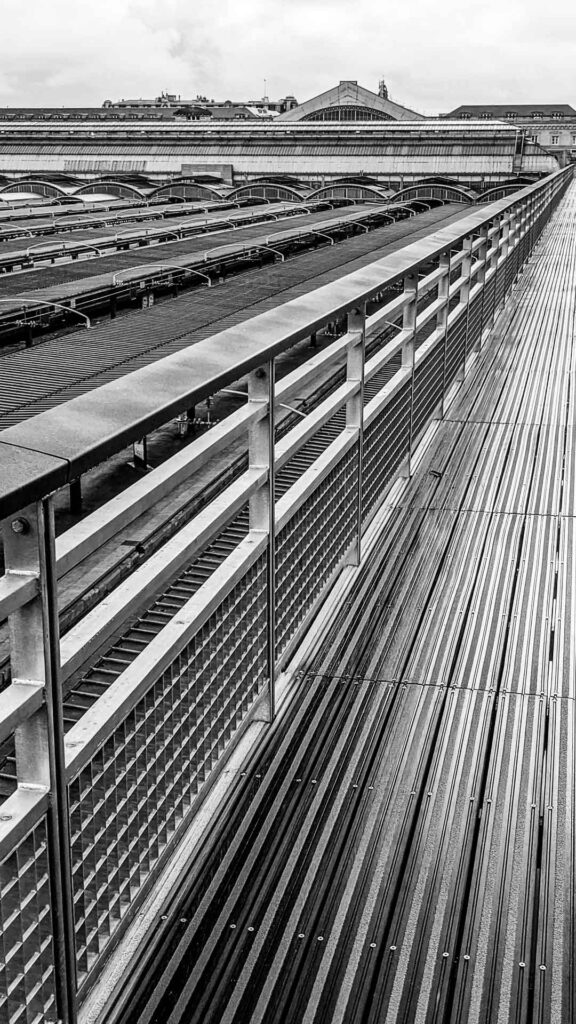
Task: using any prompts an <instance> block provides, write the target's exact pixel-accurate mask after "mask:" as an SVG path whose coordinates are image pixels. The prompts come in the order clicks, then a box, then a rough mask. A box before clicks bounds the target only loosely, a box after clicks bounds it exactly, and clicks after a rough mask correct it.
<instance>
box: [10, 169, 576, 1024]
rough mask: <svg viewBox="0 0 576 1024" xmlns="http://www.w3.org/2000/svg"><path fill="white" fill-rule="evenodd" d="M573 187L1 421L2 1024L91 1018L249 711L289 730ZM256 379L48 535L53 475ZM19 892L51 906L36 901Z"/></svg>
mask: <svg viewBox="0 0 576 1024" xmlns="http://www.w3.org/2000/svg"><path fill="white" fill-rule="evenodd" d="M569 180H570V171H569V170H566V171H562V172H558V174H555V175H552V176H551V177H550V178H548V179H545V180H544V181H542V182H539V183H538V184H536V185H534V186H531V187H529V188H527V189H524V190H522V191H521V192H518V193H517V194H516V195H515V196H514V197H512V198H508V199H506V200H501V201H500V202H498V203H495V204H493V205H492V206H491V207H486V208H484V209H483V210H482V211H480V212H475V213H473V214H471V215H470V216H469V217H466V218H464V219H462V220H460V221H458V222H457V223H455V224H453V225H450V226H449V227H448V228H444V229H442V230H441V231H439V232H437V233H436V234H434V235H431V236H429V237H427V238H425V239H421V240H420V241H418V242H415V243H412V244H411V245H409V246H406V247H405V248H404V249H402V250H400V251H398V252H396V253H394V254H393V255H391V256H389V257H387V258H386V259H384V260H381V261H378V262H377V263H374V264H371V265H369V266H367V267H365V268H364V269H362V270H361V271H357V272H355V273H354V274H351V275H349V276H348V277H345V278H343V279H341V280H340V281H338V282H336V283H334V284H330V285H327V286H325V287H324V288H320V289H318V290H317V291H315V292H312V293H310V294H309V295H307V296H305V297H303V298H301V299H298V300H294V301H293V302H289V303H287V304H286V305H284V306H282V307H280V308H279V309H276V310H274V311H271V312H270V313H266V314H263V315H262V316H259V317H256V318H254V319H253V320H251V321H248V322H246V323H244V324H242V325H241V326H239V327H237V328H234V329H233V330H229V331H225V332H222V333H221V334H219V335H215V336H214V337H213V338H211V339H208V340H207V341H206V342H201V343H199V344H198V345H195V346H193V347H191V348H189V349H188V350H185V351H184V352H182V353H180V354H179V355H178V356H173V357H172V356H171V357H168V358H167V359H165V360H162V361H161V362H159V363H157V364H155V365H154V366H151V367H148V368H146V369H145V370H140V371H137V372H136V373H134V374H132V375H131V376H130V378H129V379H128V378H125V379H124V380H121V381H117V382H115V383H114V384H111V385H107V386H106V387H104V388H101V389H99V390H98V391H96V392H93V393H91V394H88V395H84V396H82V397H81V398H77V399H74V400H73V401H71V402H69V403H67V404H66V405H64V406H61V407H59V408H57V409H53V410H51V411H50V412H47V413H44V414H42V415H41V416H37V417H34V418H33V419H31V420H30V421H27V422H25V423H23V424H20V425H19V426H17V427H12V428H10V429H9V430H6V431H4V432H3V433H2V434H1V435H0V479H1V481H2V483H1V485H0V517H1V518H2V536H3V542H4V557H5V566H6V571H5V575H4V576H3V577H2V579H1V580H0V618H7V619H8V622H9V632H10V653H11V678H12V681H11V683H10V685H9V686H8V688H7V689H6V690H4V692H3V693H2V701H1V704H0V762H1V757H2V755H4V756H5V757H13V758H14V759H15V765H16V769H15V772H16V782H15V785H14V788H13V790H12V791H11V792H8V793H6V794H5V798H4V801H3V802H2V803H1V804H0V897H1V898H3V899H5V900H6V901H7V903H6V905H9V906H10V907H11V908H12V910H11V915H8V916H7V917H6V918H5V924H4V925H3V926H2V927H3V928H4V935H3V939H4V945H5V949H6V950H8V951H9V952H8V956H7V958H6V964H5V968H6V969H5V977H6V982H5V988H4V989H1V988H0V1016H2V1019H6V1020H7V1021H8V1022H9V1024H12V1022H15V1021H16V1020H20V1019H29V1020H34V1019H45V1020H51V1019H61V1020H64V1021H66V1022H67V1024H69V1022H71V1021H74V1020H75V1019H76V1016H77V1009H78V1004H79V1001H81V1000H82V999H83V998H84V997H85V995H86V993H87V992H88V991H89V989H90V987H91V985H92V984H93V982H94V979H95V978H96V977H97V976H98V973H99V971H100V969H101V966H102V964H103V962H104V961H105V960H106V959H107V958H108V957H109V956H110V955H111V952H112V951H113V949H114V947H115V945H116V944H117V943H118V942H119V941H120V938H121V936H122V934H123V933H124V931H125V929H126V927H127V926H128V924H129V923H130V921H131V920H132V919H133V917H134V915H135V914H136V912H137V910H138V907H139V906H141V904H142V900H143V899H144V897H145V895H146V893H147V892H149V890H150V888H151V886H152V885H153V884H154V881H155V880H156V878H157V877H158V875H159V872H160V871H161V870H162V867H163V866H164V865H165V864H166V862H167V860H168V858H169V857H170V855H171V853H172V851H173V849H174V846H175V844H176V843H177V842H178V840H179V838H180V837H181V835H182V834H183V832H184V830H185V829H186V828H187V827H188V825H189V822H190V820H191V817H192V816H193V814H194V811H195V808H196V807H197V804H198V801H199V800H200V798H201V794H202V791H203V787H204V786H205V784H206V782H207V780H208V779H209V778H210V777H211V776H212V774H213V773H214V771H215V769H218V768H219V767H221V766H222V764H223V763H225V759H226V757H227V756H228V755H229V752H230V750H231V749H232V746H233V744H234V743H235V742H236V741H237V740H238V738H239V737H240V736H241V735H243V733H244V731H245V730H246V728H247V726H248V725H249V723H250V722H251V721H253V720H254V718H255V717H256V716H258V717H259V718H260V719H265V720H267V721H271V720H272V719H273V717H274V712H275V680H276V675H277V672H278V670H279V669H281V668H283V667H284V666H285V665H286V664H287V662H288V659H289V658H290V656H291V653H292V652H293V650H294V648H295V646H296V644H297V643H298V642H299V640H300V639H301V637H302V635H303V631H304V630H305V629H306V627H307V624H308V623H309V622H310V619H311V616H313V615H314V614H315V612H316V611H317V609H318V606H319V602H320V600H321V599H322V598H323V596H324V595H325V594H326V592H327V589H328V587H329V586H330V583H331V581H333V580H334V579H335V577H336V575H337V574H338V573H339V572H340V571H341V570H342V568H343V566H344V565H346V564H358V563H359V560H360V557H361V545H362V536H363V533H364V532H365V530H366V527H367V525H368V523H369V522H370V520H371V518H372V517H373V515H374V514H375V512H376V511H377V509H378V507H379V506H380V504H381V503H382V501H383V500H384V497H385V495H386V493H387V491H388V489H389V487H390V486H391V484H392V483H393V482H394V480H396V479H398V478H399V477H402V476H407V475H409V474H410V472H411V464H412V459H413V455H414V451H415V449H416V446H417V445H418V443H419V442H420V440H421V438H422V437H423V436H424V433H425V431H426V430H427V429H428V428H429V427H430V425H431V424H432V423H433V421H434V420H437V419H440V418H441V417H442V415H443V412H444V407H445V403H446V400H447V397H448V396H449V394H450V393H451V391H452V389H453V388H454V387H455V386H457V385H458V383H459V382H460V381H462V380H463V378H464V375H465V373H466V372H467V370H468V368H469V366H470V362H471V360H472V359H473V357H474V354H475V353H476V352H477V351H478V350H479V348H480V346H481V344H482V340H483V338H484V337H485V336H486V332H487V331H488V330H489V329H490V327H491V326H492V325H493V323H494V320H495V317H496V315H497V313H498V311H499V309H500V308H501V307H502V305H503V303H504V301H505V298H506V295H507V294H508V293H509V291H510V289H511V287H512V286H513V284H514V281H515V280H516V279H517V277H518V274H519V273H520V271H521V269H522V266H523V265H524V263H525V262H526V260H527V259H528V257H529V256H530V253H531V252H532V250H533V248H534V245H535V243H536V241H537V239H538V237H539V235H540V233H541V231H542V229H543V227H544V225H545V224H546V222H547V220H548V219H549V217H550V214H551V212H552V211H553V209H554V208H555V206H556V204H557V202H558V201H559V200H560V198H561V196H562V194H563V191H564V189H565V187H566V186H567V184H568V182H569ZM398 287H399V288H400V291H399V292H398V291H397V290H398ZM369 303H370V304H371V306H372V309H371V311H370V312H367V306H368V304H369ZM343 317H345V318H346V323H345V326H344V328H343V333H341V335H340V336H338V337H336V338H335V339H334V340H333V341H331V342H330V343H329V344H327V345H326V346H325V347H324V348H323V349H322V350H321V351H318V352H316V353H314V355H313V356H312V357H311V358H310V359H308V360H307V361H305V362H304V363H302V364H301V365H300V366H298V367H297V368H296V369H294V370H292V371H291V372H289V373H288V374H287V375H286V376H285V377H284V378H283V379H282V380H280V381H279V382H278V383H276V381H275V372H276V364H275V359H276V356H278V355H279V354H280V353H282V352H284V351H286V350H287V349H289V348H291V347H292V346H294V345H295V344H296V343H297V342H299V341H301V340H302V339H304V338H308V337H310V336H311V335H314V334H315V332H316V331H317V330H319V329H321V328H324V327H326V325H328V324H334V323H335V322H338V321H342V318H343ZM232 343H233V344H232ZM244 377H246V378H247V390H246V392H245V394H246V403H245V405H243V406H242V407H241V408H239V409H238V410H237V411H236V412H234V413H232V414H231V415H230V416H228V417H227V418H226V419H224V420H222V421H221V422H220V423H217V424H215V425H214V426H213V427H212V429H211V430H210V431H209V432H208V433H207V434H205V435H203V436H201V437H199V438H197V439H196V440H194V441H193V442H192V443H191V444H190V445H189V446H188V447H187V448H186V449H185V450H183V451H180V452H179V453H178V454H177V455H175V456H173V457H172V458H171V459H169V460H167V461H166V462H165V463H164V464H163V465H162V466H160V467H159V468H158V469H155V470H153V471H152V472H150V473H149V474H148V475H147V476H146V477H145V478H142V479H139V480H138V481H137V482H135V483H134V484H133V485H132V486H131V487H129V488H128V489H127V490H126V491H125V492H123V493H122V494H120V495H119V496H118V497H116V498H114V499H112V500H111V501H110V502H108V503H107V504H105V505H104V506H103V507H102V508H100V509H98V510H97V511H95V512H93V513H92V514H91V515H89V516H87V517H86V519H84V520H83V521H82V522H80V523H78V524H77V525H76V526H74V527H73V528H72V529H70V530H69V531H67V533H65V534H63V535H62V536H61V537H59V538H57V539H56V538H55V535H54V522H53V497H52V494H53V492H54V491H55V490H56V489H58V488H59V487H61V486H62V485H63V484H65V483H68V482H69V481H71V480H74V479H75V478H76V477H77V476H78V474H79V473H82V472H85V471H86V470H88V469H90V468H91V467H93V466H95V465H97V464H98V463H99V462H100V461H101V460H102V459H104V458H106V457H107V456H109V455H111V454H112V453H114V452H117V451H119V450H120V449H121V448H122V447H123V446H124V445H125V444H126V443H128V442H130V441H133V440H137V439H140V438H142V437H143V436H144V435H145V434H147V433H149V432H151V431H152V430H153V429H155V427H157V426H159V425H161V424H163V423H165V422H166V421H167V420H168V419H170V418H172V417H173V416H176V415H178V414H179V413H181V412H182V411H184V410H187V409H189V408H190V407H191V406H193V405H195V404H196V403H198V402H199V401H200V400H202V399H204V398H206V397H208V396H210V395H212V394H213V393H214V392H216V391H217V390H220V389H223V388H226V387H228V386H229V385H231V384H233V383H234V382H238V381H239V380H240V379H241V378H244ZM236 390H238V389H236ZM243 391H244V386H243V388H242V393H243ZM295 403H296V404H295ZM292 409H296V414H292V413H290V410H292ZM287 411H288V418H286V412H287ZM290 417H292V418H290ZM230 446H234V449H233V450H234V451H235V452H238V451H242V452H244V453H245V459H244V462H243V464H242V465H241V466H240V467H239V470H238V473H237V475H236V477H235V478H234V479H232V480H229V479H227V481H226V485H225V486H223V487H222V488H221V490H220V491H219V493H218V494H217V495H216V497H214V498H213V499H212V500H210V501H208V502H207V503H206V504H205V506H204V507H203V508H201V509H200V511H198V512H197V513H196V515H195V516H194V518H192V519H191V520H190V521H189V522H188V523H186V524H185V525H184V526H182V527H181V528H180V529H178V530H177V532H175V533H174V534H173V536H172V537H171V538H170V539H169V540H167V541H166V542H165V543H164V544H163V545H162V546H161V547H159V548H158V549H157V550H156V551H155V553H154V554H152V555H151V556H150V557H149V558H148V559H147V560H146V561H145V562H143V564H142V565H140V567H139V568H137V569H135V570H134V572H133V573H132V574H131V576H129V577H128V578H127V579H125V580H124V581H123V582H121V583H120V584H119V585H118V586H117V587H116V588H115V589H114V590H112V591H111V592H110V593H109V594H107V595H106V596H105V597H103V598H102V600H101V601H100V603H99V604H97V605H96V606H95V607H94V608H93V609H92V610H90V611H88V612H87V613H86V614H85V615H84V616H83V617H82V618H80V619H79V620H78V621H77V622H76V623H75V624H74V625H73V626H72V627H71V628H70V629H68V631H67V632H64V634H63V635H62V637H60V636H59V628H58V581H59V579H61V578H62V577H63V576H64V575H66V573H67V572H69V571H70V570H71V569H72V568H74V567H78V566H80V565H81V564H82V562H83V560H84V559H85V558H87V557H88V556H90V555H94V554H95V553H97V552H98V551H99V549H100V548H101V547H102V546H103V545H104V544H105V543H108V542H110V541H112V540H113V539H114V537H115V536H116V535H117V534H118V533H119V532H120V531H121V530H123V529H125V528H126V527H127V526H128V525H130V524H131V523H133V522H134V521H135V520H136V519H137V518H138V517H139V516H141V515H143V514H144V513H146V512H148V511H150V510H151V509H153V508H154V507H155V506H156V505H157V504H158V503H160V502H162V501H163V500H164V499H165V498H166V497H167V496H169V495H171V494H172V492H173V491H175V489H176V488H180V487H182V486H183V485H185V484H186V482H187V481H192V480H193V478H194V476H195V474H197V473H198V471H199V470H200V469H202V468H204V467H207V466H209V465H210V464H214V460H215V458H216V457H217V456H218V457H219V458H223V457H224V455H225V453H226V450H227V449H229V448H230ZM230 450H232V449H230ZM0 778H3V776H2V767H1V763H0ZM4 781H5V780H4ZM6 785H8V783H6ZM26 886H27V887H30V886H33V888H34V892H35V893H36V896H35V902H34V907H33V909H32V910H31V909H30V906H29V905H27V906H26V908H24V907H23V908H22V914H21V915H20V914H19V911H18V899H19V898H20V897H19V894H20V893H21V892H23V891H24V888H25V887H26ZM24 916H25V917H26V927H25V929H24V926H23V918H24ZM21 918H22V919H21ZM24 932H25V933H26V934H25V937H24ZM15 993H16V994H15Z"/></svg>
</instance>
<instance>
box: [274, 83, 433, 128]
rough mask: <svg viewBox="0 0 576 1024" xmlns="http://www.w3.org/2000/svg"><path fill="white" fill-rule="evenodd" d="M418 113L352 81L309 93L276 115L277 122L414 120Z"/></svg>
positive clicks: (421, 116)
mask: <svg viewBox="0 0 576 1024" xmlns="http://www.w3.org/2000/svg"><path fill="white" fill-rule="evenodd" d="M420 119H422V120H424V115H423V114H418V113H416V111H414V110H410V109H409V108H408V107H403V106H401V105H400V104H399V103H393V102H392V100H390V99H388V98H387V97H384V96H380V95H379V94H378V93H375V92H372V91H371V90H370V89H365V88H364V86H362V85H358V82H356V81H342V82H339V84H338V85H336V86H334V88H332V89H328V90H327V91H326V92H322V93H320V94H319V95H318V96H313V97H312V98H311V99H309V100H306V101H305V102H304V103H301V104H300V105H299V106H298V107H294V108H293V109H292V110H287V111H286V112H285V113H283V114H279V115H278V117H277V118H276V123H278V122H279V121H418V120H420Z"/></svg>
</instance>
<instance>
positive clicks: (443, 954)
mask: <svg viewBox="0 0 576 1024" xmlns="http://www.w3.org/2000/svg"><path fill="white" fill-rule="evenodd" d="M442 956H443V957H447V956H450V953H442Z"/></svg>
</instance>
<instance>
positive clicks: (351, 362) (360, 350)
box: [346, 305, 366, 565]
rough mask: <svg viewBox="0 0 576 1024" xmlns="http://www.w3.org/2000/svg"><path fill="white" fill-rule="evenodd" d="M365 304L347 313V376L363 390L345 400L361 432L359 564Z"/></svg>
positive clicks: (351, 425) (355, 554)
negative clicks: (348, 336)
mask: <svg viewBox="0 0 576 1024" xmlns="http://www.w3.org/2000/svg"><path fill="white" fill-rule="evenodd" d="M365 332H366V306H365V305H363V306H362V307H361V308H359V309H352V310H351V311H350V312H349V313H348V332H347V333H348V334H352V335H353V338H354V340H353V341H352V343H351V344H350V347H349V349H348V361H347V368H346V378H347V380H348V381H354V382H359V384H360V389H359V391H358V393H357V394H356V395H354V397H353V398H350V399H349V400H348V402H347V403H346V427H347V428H348V429H351V430H354V431H355V432H357V434H358V498H357V518H356V538H355V542H354V546H353V548H352V550H351V553H350V562H351V564H352V565H359V564H360V559H361V557H362V479H363V463H364V365H365V361H366V333H365Z"/></svg>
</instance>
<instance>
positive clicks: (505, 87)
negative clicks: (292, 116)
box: [0, 0, 576, 113]
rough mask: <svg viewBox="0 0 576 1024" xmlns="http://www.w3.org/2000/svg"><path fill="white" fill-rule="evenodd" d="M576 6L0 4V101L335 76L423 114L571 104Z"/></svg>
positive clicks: (275, 89)
mask: <svg viewBox="0 0 576 1024" xmlns="http://www.w3.org/2000/svg"><path fill="white" fill-rule="evenodd" d="M575 39H576V9H575V8H574V7H573V6H572V5H568V3H567V2H566V0H556V3H555V4H554V6H553V7H552V6H548V7H546V6H545V5H542V4H541V3H540V2H537V0H485V2H484V3H477V4H475V5H474V6H473V7H471V6H469V5H467V4H465V3H463V2H462V0H458V2H457V0H444V2H443V3H442V4H438V3H437V2H436V0H434V2H433V0H411V2H410V3H404V4H402V3H397V2H396V3H394V4H386V3H385V2H383V0H356V2H351V0H243V2H238V0H220V2H218V3H215V2H214V0H99V2H98V4H93V3H91V2H88V0H50V2H46V0H28V3H27V4H25V5H22V4H21V3H20V0H2V2H1V4H0V69H1V70H0V103H2V104H4V105H10V106H17V105H23V106H27V105H31V106H32V105H37V106H49V105H54V106H60V105H82V104H84V105H95V106H98V105H100V104H101V103H102V101H103V100H104V99H106V98H118V97H122V96H124V97H127V96H134V95H140V96H155V95H158V93H159V92H160V91H161V89H168V90H170V91H174V92H177V93H180V94H182V95H183V96H185V97H186V98H191V97H194V96H195V95H196V94H197V93H198V92H200V93H204V94H206V95H209V96H214V97H218V98H231V99H237V98H243V99H247V98H250V97H253V96H259V95H261V94H262V92H263V88H264V85H263V80H264V79H265V78H266V79H267V82H268V86H267V90H268V93H269V95H271V96H274V97H278V96H282V95H285V94H286V93H294V94H295V95H296V96H297V97H298V98H299V99H305V98H307V97H309V96H312V95H314V94H315V93H317V92H320V91H322V90H324V89H327V88H329V87H330V86H332V85H334V84H335V83H336V82H338V81H339V80H340V79H341V78H354V79H357V80H358V81H359V82H360V83H361V84H363V85H366V86H368V87H369V88H374V89H376V87H377V82H378V78H379V77H380V75H381V74H384V76H385V78H386V79H387V81H388V83H389V87H390V91H391V95H392V96H393V98H395V99H398V100H399V101H401V102H405V103H406V104H408V105H409V106H412V107H415V108H416V109H420V110H423V111H425V112H430V113H433V112H436V111H439V110H447V109H450V108H451V107H452V106H455V105H457V104H458V103H461V102H464V101H468V102H473V101H475V100H476V101H479V102H481V101H482V100H485V101H493V102H498V101H506V100H507V99H510V100H516V101H518V102H521V101H525V102H528V101H530V100H536V101H541V102H553V101H556V102H576V87H574V84H573V83H574V78H573V64H574V61H573V51H574V42H575Z"/></svg>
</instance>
